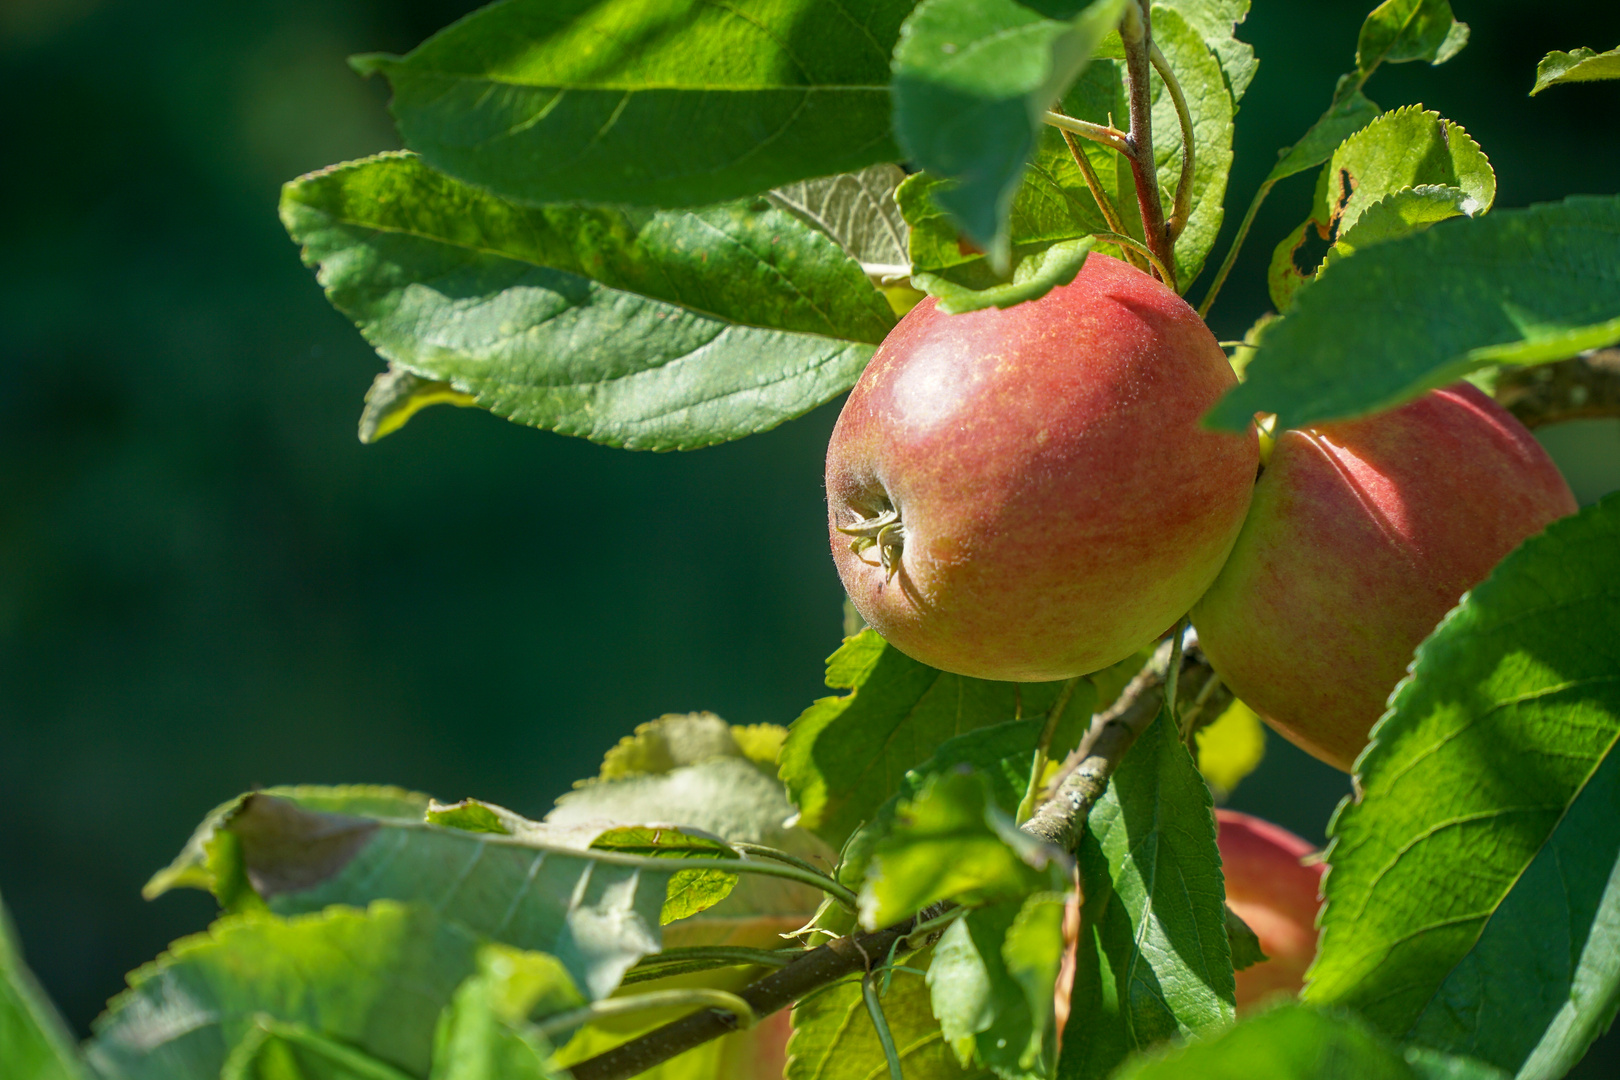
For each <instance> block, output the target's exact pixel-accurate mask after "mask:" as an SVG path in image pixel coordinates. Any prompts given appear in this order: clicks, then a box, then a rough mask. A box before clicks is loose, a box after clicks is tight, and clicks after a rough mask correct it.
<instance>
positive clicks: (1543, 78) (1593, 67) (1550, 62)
mask: <svg viewBox="0 0 1620 1080" xmlns="http://www.w3.org/2000/svg"><path fill="white" fill-rule="evenodd" d="M1599 79H1620V49H1610V50H1609V51H1608V52H1606V53H1600V52H1593V51H1592V50H1591V49H1576V50H1575V51H1574V52H1550V53H1548V54H1547V55H1546V56H1544V57H1542V58H1541V63H1539V64H1537V65H1536V85H1535V86H1534V87H1532V88H1531V90H1530V96H1531V97H1535V96H1536V95H1537V94H1539V93H1541V92H1542V91H1543V90H1545V89H1547V87H1549V86H1552V85H1553V84H1555V83H1573V82H1596V81H1597V80H1599Z"/></svg>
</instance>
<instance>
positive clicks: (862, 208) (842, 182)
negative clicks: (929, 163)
mask: <svg viewBox="0 0 1620 1080" xmlns="http://www.w3.org/2000/svg"><path fill="white" fill-rule="evenodd" d="M905 178H906V174H905V172H904V171H903V170H902V169H901V168H900V166H898V165H888V164H884V165H872V166H869V167H868V168H865V169H862V170H861V171H860V172H855V173H841V174H840V175H838V176H824V177H822V178H820V179H818V180H805V181H802V182H800V183H797V184H792V185H789V186H787V187H780V188H776V189H774V190H773V191H771V192H770V193H769V195H768V198H770V200H771V201H772V202H774V203H776V205H778V206H780V207H782V208H783V209H784V210H787V211H788V212H789V213H791V214H793V215H794V216H796V217H798V218H800V219H802V220H804V221H805V222H807V223H808V224H810V225H813V226H815V227H816V228H817V229H820V230H821V231H822V232H824V233H826V234H827V235H828V236H830V237H832V238H833V239H834V240H836V241H838V245H839V246H840V247H842V248H843V249H844V250H845V251H847V252H849V254H850V257H851V258H853V259H855V260H857V261H858V262H860V263H861V264H862V265H863V266H866V267H867V268H868V270H869V272H870V270H871V268H873V267H879V266H888V267H891V268H892V269H893V272H895V273H897V274H899V273H903V272H904V267H905V266H906V265H907V264H908V263H909V261H910V257H909V256H908V255H907V251H906V248H907V237H906V233H907V231H908V230H907V226H906V220H905V218H904V217H903V216H902V215H901V213H900V206H899V204H897V203H896V202H895V201H894V193H895V189H896V188H898V187H899V186H900V184H901V182H902V181H904V180H905Z"/></svg>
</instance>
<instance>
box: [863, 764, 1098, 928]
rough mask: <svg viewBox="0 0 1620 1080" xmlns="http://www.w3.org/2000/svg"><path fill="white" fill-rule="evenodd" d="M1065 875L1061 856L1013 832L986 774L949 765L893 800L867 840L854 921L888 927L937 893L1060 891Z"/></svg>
mask: <svg viewBox="0 0 1620 1080" xmlns="http://www.w3.org/2000/svg"><path fill="white" fill-rule="evenodd" d="M1069 874H1070V866H1069V860H1068V857H1067V855H1066V854H1065V853H1064V852H1062V851H1059V850H1058V849H1057V848H1054V847H1052V846H1051V845H1049V844H1045V843H1042V842H1041V841H1039V840H1037V839H1035V838H1034V837H1032V836H1030V835H1029V834H1028V833H1025V832H1022V831H1020V830H1019V829H1018V828H1017V826H1016V825H1015V824H1014V823H1013V819H1012V817H1011V815H1009V814H1008V813H1007V812H1006V811H1005V810H1002V809H1001V808H1000V807H999V806H997V805H996V803H995V800H994V797H993V795H992V794H991V785H990V781H989V780H988V779H987V778H986V777H984V776H983V775H981V774H979V773H977V772H968V771H965V770H961V769H952V770H951V771H949V772H944V773H939V774H937V775H935V776H931V777H929V778H928V779H927V780H926V781H924V783H923V786H922V789H921V790H920V791H918V793H917V795H916V797H915V798H912V799H908V800H905V801H903V802H902V803H900V805H899V806H898V808H897V809H896V811H895V815H894V821H893V823H892V824H891V825H890V827H889V829H888V831H887V832H885V833H884V834H883V835H882V836H881V837H880V838H879V839H878V841H877V843H876V844H875V845H874V847H873V852H872V861H871V864H870V866H869V867H868V869H867V873H866V883H865V884H864V885H863V886H862V888H861V922H862V924H863V925H865V926H866V927H867V928H868V929H876V928H877V927H880V926H888V925H890V924H892V923H896V922H899V921H900V920H901V919H903V918H906V917H907V916H909V915H913V914H915V913H917V912H919V911H921V910H922V909H923V908H925V907H928V906H929V905H930V904H934V903H937V902H938V901H941V900H954V901H957V902H959V903H963V904H986V903H991V902H994V901H997V900H1022V899H1023V898H1024V897H1026V896H1028V895H1029V894H1030V893H1033V892H1037V891H1040V890H1043V889H1046V890H1060V891H1061V890H1062V889H1063V888H1064V887H1065V886H1066V884H1067V882H1068V880H1069Z"/></svg>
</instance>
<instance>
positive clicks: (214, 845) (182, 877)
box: [141, 784, 433, 908]
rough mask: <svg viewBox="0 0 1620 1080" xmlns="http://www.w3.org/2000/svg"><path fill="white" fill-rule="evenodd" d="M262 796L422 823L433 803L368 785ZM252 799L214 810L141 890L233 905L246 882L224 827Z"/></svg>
mask: <svg viewBox="0 0 1620 1080" xmlns="http://www.w3.org/2000/svg"><path fill="white" fill-rule="evenodd" d="M258 794H260V795H268V796H273V797H275V798H277V799H285V800H287V801H289V802H292V803H295V804H297V805H298V806H301V807H303V808H304V809H306V810H315V811H321V812H327V813H334V814H355V815H358V816H360V817H369V818H388V819H398V820H401V821H421V820H422V818H423V815H424V814H425V813H426V812H427V809H428V807H429V805H431V804H432V802H433V799H432V798H431V797H430V796H427V795H423V794H421V793H420V792H415V791H406V790H405V789H404V788H395V787H383V786H373V785H367V784H350V785H341V786H336V787H322V786H319V785H314V784H309V785H298V786H287V787H270V788H264V789H262V790H261V791H259V792H258ZM248 798H250V796H248V795H238V796H237V797H236V798H234V799H231V800H230V801H228V802H223V803H221V804H220V805H218V806H216V807H214V808H213V809H212V810H210V811H209V812H208V816H207V817H205V818H203V820H202V824H200V825H198V826H197V829H196V831H195V832H193V833H192V834H191V838H190V839H188V840H187V841H186V844H185V847H183V848H181V849H180V854H179V855H177V856H175V858H174V861H173V862H171V863H170V864H169V865H168V866H166V867H164V868H163V869H162V870H159V871H158V872H157V873H155V874H153V875H152V879H151V880H150V881H148V882H147V883H146V885H145V887H144V888H142V889H141V895H142V896H143V897H145V898H146V899H148V900H155V899H157V898H158V897H159V896H162V895H163V894H164V893H166V892H168V891H169V890H170V889H202V890H204V891H205V892H211V893H213V894H214V896H215V898H216V899H218V900H219V902H220V903H221V904H223V905H225V906H226V907H227V908H229V907H231V906H232V904H233V903H234V902H235V901H236V900H237V899H238V896H237V894H238V893H239V892H241V891H242V890H244V889H246V884H245V881H244V880H243V878H242V869H241V853H240V848H239V846H238V844H237V840H236V837H234V836H232V835H228V834H227V835H222V827H223V826H224V825H225V823H227V822H228V821H230V819H231V818H232V817H234V816H235V815H236V813H237V812H238V811H239V810H241V808H242V804H243V803H244V802H245V801H246V800H247V799H248ZM247 891H250V892H251V890H247ZM255 899H256V898H255Z"/></svg>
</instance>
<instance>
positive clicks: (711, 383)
mask: <svg viewBox="0 0 1620 1080" xmlns="http://www.w3.org/2000/svg"><path fill="white" fill-rule="evenodd" d="M281 211H282V220H283V222H284V223H285V224H286V226H287V230H288V232H289V233H290V234H291V235H292V237H293V239H294V240H296V241H297V242H298V243H300V244H302V245H303V247H304V257H305V260H306V261H307V262H308V263H309V264H310V265H311V266H314V267H317V268H318V271H319V274H318V276H319V277H320V280H321V283H322V284H323V285H324V286H325V288H326V290H327V296H328V298H329V299H330V300H331V301H332V303H333V304H334V305H335V306H336V307H337V308H338V309H339V310H340V311H342V312H344V313H345V314H346V315H348V316H349V317H350V318H351V319H353V320H354V322H355V323H356V325H358V326H359V327H360V330H361V332H362V333H364V334H365V335H366V339H367V340H368V341H369V342H370V343H371V344H372V345H373V346H374V347H375V348H376V349H377V350H378V352H380V353H381V354H382V355H383V356H385V357H386V358H387V359H388V360H389V361H390V362H392V363H393V364H395V365H396V366H398V367H400V368H403V369H405V370H408V371H410V372H413V373H414V374H416V375H417V376H420V377H421V378H423V379H427V380H430V381H440V382H445V383H448V384H449V385H450V386H451V387H453V388H454V389H455V390H456V391H457V392H459V393H462V394H468V395H471V396H472V397H474V398H475V399H476V400H477V403H478V404H479V405H480V406H482V407H484V408H486V409H489V410H490V411H492V412H494V413H496V414H497V415H500V416H504V417H507V418H508V419H511V420H515V421H517V422H519V423H524V424H531V425H534V426H536V427H542V428H546V429H548V430H552V431H558V432H562V433H564V434H569V435H579V436H582V437H584V438H588V439H591V440H594V441H596V442H603V443H607V444H610V445H613V446H624V447H628V448H631V449H651V450H670V449H687V448H691V447H696V446H704V445H708V444H711V443H717V442H724V441H726V440H728V439H736V438H741V437H743V436H745V435H749V434H753V433H754V432H758V431H763V430H765V429H767V428H770V427H774V426H775V425H777V424H779V423H781V422H782V421H784V420H787V419H790V418H792V417H794V416H798V415H799V414H801V413H803V412H806V411H808V410H809V409H812V408H814V407H815V406H817V405H819V404H821V403H822V402H824V401H826V400H828V399H829V398H832V397H834V396H836V395H837V394H839V393H842V392H843V391H844V390H846V389H848V388H849V386H850V385H851V384H852V383H853V382H854V380H855V378H856V377H857V376H858V375H859V374H860V372H861V369H862V368H863V367H864V366H865V364H866V360H867V359H868V358H869V357H870V356H871V353H872V347H873V346H874V345H875V344H876V343H877V342H879V341H881V340H883V337H884V335H885V334H887V333H888V331H889V328H890V327H892V326H893V324H894V315H893V313H892V312H891V311H890V309H889V306H888V303H887V302H886V301H885V300H884V299H883V296H882V294H881V293H879V292H878V291H877V290H876V289H875V288H873V286H872V284H871V282H870V281H868V280H867V277H866V275H865V274H864V273H863V272H862V270H861V268H860V265H859V264H858V263H856V262H855V261H854V260H852V259H851V258H849V256H848V255H847V254H845V252H844V251H843V249H841V248H840V247H839V246H838V245H837V244H836V243H835V242H833V241H832V240H831V239H830V238H828V237H827V236H825V235H824V234H822V233H821V232H820V231H818V230H816V229H814V228H811V227H810V226H808V225H806V224H805V223H804V222H802V221H800V220H799V219H798V218H795V217H794V216H793V215H791V214H789V213H787V212H786V211H784V210H781V209H777V208H776V207H774V206H772V205H771V203H770V202H769V201H767V200H765V199H763V198H761V199H753V200H746V201H744V202H734V203H725V204H722V205H719V206H711V207H706V208H704V209H701V210H691V211H681V210H670V211H656V212H655V211H640V210H627V209H623V208H589V207H582V206H545V207H520V206H517V205H515V204H513V203H510V202H506V201H503V200H501V199H500V198H498V197H496V196H494V195H492V194H489V193H488V192H485V191H482V190H479V189H477V188H473V187H470V186H468V185H466V184H462V183H460V182H458V181H456V180H452V179H451V178H449V177H448V176H444V175H442V174H440V173H436V172H434V171H433V170H431V169H429V168H428V167H427V166H426V165H424V164H423V163H422V161H421V159H419V158H417V157H414V156H412V155H409V154H383V155H379V156H377V157H374V158H369V159H366V160H364V161H360V162H355V163H352V164H349V165H342V166H336V167H334V168H331V169H327V170H324V171H322V172H318V173H312V174H310V175H309V176H306V177H304V178H302V179H300V180H296V181H294V182H292V183H291V184H288V185H287V187H286V188H285V190H284V191H283V195H282V204H281Z"/></svg>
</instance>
